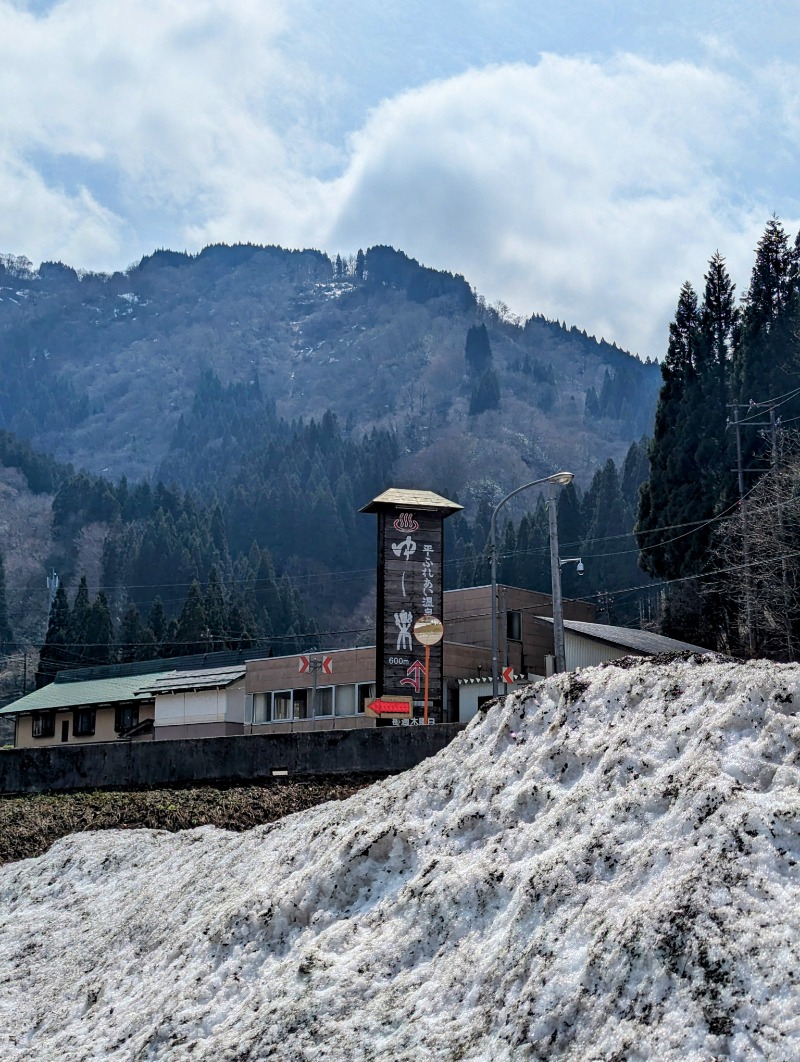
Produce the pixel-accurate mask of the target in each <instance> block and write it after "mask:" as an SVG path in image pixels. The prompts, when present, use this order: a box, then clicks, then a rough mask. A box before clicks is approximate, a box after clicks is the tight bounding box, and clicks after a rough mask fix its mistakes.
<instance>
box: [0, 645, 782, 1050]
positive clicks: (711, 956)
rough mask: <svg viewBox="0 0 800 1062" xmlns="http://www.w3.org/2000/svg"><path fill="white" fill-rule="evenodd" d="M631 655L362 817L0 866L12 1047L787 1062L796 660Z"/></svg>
mask: <svg viewBox="0 0 800 1062" xmlns="http://www.w3.org/2000/svg"><path fill="white" fill-rule="evenodd" d="M626 663H627V664H628V666H627V667H625V666H622V667H617V666H604V667H599V668H587V669H584V670H583V671H581V672H580V673H579V675H576V674H574V673H573V674H571V675H569V674H562V675H557V676H555V677H554V678H552V679H548V680H547V681H544V682H542V683H540V684H539V685H537V686H533V687H527V688H526V689H524V690H522V691H520V692H519V693H516V694H513V695H512V696H509V697H507V698H501V699H500V701H499V702H496V703H495V704H494V707H492V708H490V709H488V710H487V712H486V713H485V715H482V716H479V717H476V719H475V720H474V721H473V722H472V723H471V724H470V726H469V727H468V729H467V730H466V731H464V732H463V733H462V734H460V735H458V737H456V739H455V740H454V742H453V743H452V744H451V745H449V746H448V747H447V748H445V749H444V750H443V751H442V752H441V753H439V755H438V756H434V757H431V758H430V759H428V760H425V761H424V762H423V763H421V764H420V765H419V766H418V767H416V768H415V769H414V770H411V771H406V772H403V773H402V774H399V775H396V776H395V777H393V778H389V779H387V780H385V781H383V782H380V783H378V784H376V785H373V786H369V787H367V788H365V789H363V790H361V791H360V792H359V793H357V794H356V795H355V796H353V797H351V798H350V799H349V800H346V801H330V802H328V803H326V804H322V805H319V806H318V807H316V808H313V809H311V810H309V811H306V812H302V813H299V814H296V815H291V816H288V817H286V818H284V819H281V820H280V821H278V822H274V823H272V824H270V825H267V826H261V827H257V828H255V829H252V830H247V831H244V832H243V833H227V832H225V831H224V830H218V829H214V828H213V827H209V826H206V827H202V828H200V829H196V830H188V831H183V832H180V833H177V834H169V833H166V832H164V831H159V830H108V831H99V832H92V831H91V829H90V828H87V829H86V830H84V831H83V832H81V833H76V834H73V835H71V836H69V837H65V838H63V839H61V840H60V841H58V842H57V843H56V844H55V845H53V847H52V848H51V849H50V850H49V851H48V852H47V853H45V854H44V855H42V856H40V857H38V858H35V859H25V860H21V861H19V862H16V863H9V864H7V865H6V866H4V867H2V868H0V971H2V985H3V990H2V992H0V1056H1V1057H2V1058H3V1060H4V1062H16V1060H19V1062H23V1060H25V1062H51V1060H53V1059H58V1060H59V1062H86V1060H87V1059H96V1060H100V1059H102V1060H104V1062H129V1060H130V1059H134V1058H135V1059H145V1058H146V1059H149V1060H151V1062H176V1060H187V1059H191V1060H193V1062H220V1060H225V1059H227V1060H233V1059H239V1060H240V1062H246V1060H251V1062H256V1060H262V1059H267V1058H269V1059H275V1060H285V1062H312V1060H319V1059H322V1058H324V1059H328V1060H330V1062H351V1060H356V1062H364V1060H366V1059H374V1060H382V1062H402V1060H405V1062H409V1060H413V1062H434V1060H438V1062H441V1060H442V1059H452V1058H461V1059H463V1060H464V1062H518V1060H520V1059H530V1060H534V1059H555V1058H559V1059H564V1058H568V1059H572V1060H585V1062H589V1060H597V1059H612V1058H620V1059H621V1058H625V1059H630V1060H633V1059H637V1060H644V1059H658V1060H660V1062H701V1060H707V1059H711V1058H719V1059H722V1058H724V1059H728V1060H730V1062H752V1060H753V1059H776V1060H777V1059H791V1058H798V1057H799V1056H800V1020H798V1012H797V978H798V962H799V961H800V907H798V903H797V882H798V859H800V831H799V829H798V823H799V822H800V816H798V802H799V801H798V782H799V781H800V770H798V766H797V763H796V759H797V755H796V750H797V747H798V744H800V721H798V716H797V700H796V694H797V687H798V678H799V677H800V673H799V672H798V666H797V665H780V664H775V663H773V662H772V661H766V660H763V661H757V662H749V663H743V662H741V663H735V662H732V661H727V662H724V661H722V660H719V659H717V660H710V661H707V662H703V663H700V662H698V659H697V658H695V659H694V660H693V661H687V660H676V661H673V662H671V663H662V664H660V665H654V664H651V663H649V662H647V661H640V662H639V663H637V664H636V665H633V664H632V662H631V658H628V660H627V661H626ZM793 697H794V702H793ZM245 740H248V739H245ZM254 740H255V739H254ZM89 810H91V809H89ZM792 1045H794V1046H792Z"/></svg>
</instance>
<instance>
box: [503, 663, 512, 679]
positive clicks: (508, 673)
mask: <svg viewBox="0 0 800 1062" xmlns="http://www.w3.org/2000/svg"><path fill="white" fill-rule="evenodd" d="M513 681H514V668H513V667H507V668H505V669H504V670H503V682H505V683H509V682H513Z"/></svg>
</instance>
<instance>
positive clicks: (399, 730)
mask: <svg viewBox="0 0 800 1062" xmlns="http://www.w3.org/2000/svg"><path fill="white" fill-rule="evenodd" d="M461 729H463V728H462V727H461V726H459V725H457V724H444V725H439V726H428V727H377V728H370V729H367V730H338V731H325V732H322V733H313V734H308V733H307V734H302V733H294V734H264V735H261V734H256V735H252V736H250V735H247V736H245V737H241V736H237V737H213V738H188V739H185V740H178V741H144V742H136V741H134V742H127V741H116V742H107V743H98V744H91V745H90V744H85V745H51V746H48V747H45V748H38V749H10V750H6V751H0V794H2V795H6V796H7V795H11V794H14V793H42V792H59V791H67V790H72V789H139V788H148V787H152V786H172V785H187V784H203V783H205V782H223V781H233V782H236V781H239V782H250V781H256V780H258V779H264V778H272V777H274V775H273V771H276V770H278V771H287V772H288V777H290V778H292V777H301V778H303V777H304V778H310V777H314V776H315V775H320V774H396V773H397V772H398V771H405V770H408V769H409V768H410V767H415V766H416V765H417V764H418V763H420V762H421V761H422V760H424V759H426V758H427V757H428V756H433V755H435V754H436V753H437V752H439V751H441V749H443V748H444V747H445V746H446V745H447V744H449V742H450V741H452V740H453V738H454V737H455V736H456V734H457V733H458V732H459V731H460V730H461Z"/></svg>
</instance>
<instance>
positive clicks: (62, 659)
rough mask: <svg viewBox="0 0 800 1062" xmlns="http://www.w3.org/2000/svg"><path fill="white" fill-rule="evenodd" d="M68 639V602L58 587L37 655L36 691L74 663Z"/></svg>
mask: <svg viewBox="0 0 800 1062" xmlns="http://www.w3.org/2000/svg"><path fill="white" fill-rule="evenodd" d="M68 637H69V602H68V601H67V594H66V591H65V590H64V587H63V586H59V588H58V590H56V593H55V597H54V598H53V603H52V605H51V606H50V618H49V620H48V623H47V634H46V635H45V639H44V645H43V646H42V649H41V651H40V653H39V667H38V669H37V671H36V679H35V681H36V689H37V690H38V689H41V688H42V686H46V685H47V684H48V683H49V682H52V681H53V679H54V678H55V677H56V674H57V673H58V672H59V671H61V670H62V668H64V667H66V666H68V665H69V664H70V663H73V662H74V657H73V655H72V653H71V651H70V649H69V648H67V639H68Z"/></svg>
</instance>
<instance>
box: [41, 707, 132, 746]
mask: <svg viewBox="0 0 800 1062" xmlns="http://www.w3.org/2000/svg"><path fill="white" fill-rule="evenodd" d="M96 721H97V712H96V710H95V709H94V708H75V709H74V710H73V712H72V733H73V734H74V735H75V737H91V736H92V734H94V731H95V725H96ZM138 724H139V705H138V704H132V705H121V706H119V707H117V708H116V709H115V710H114V730H115V731H116V733H118V734H121V733H123V732H124V731H126V730H130V729H131V728H132V727H134V726H138ZM55 733H56V713H55V712H37V713H36V715H34V716H32V717H31V735H32V736H33V737H35V738H49V737H55ZM61 740H62V741H68V740H69V721H68V720H67V719H62V721H61Z"/></svg>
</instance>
